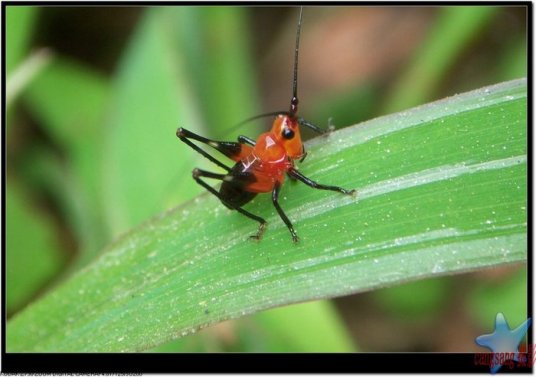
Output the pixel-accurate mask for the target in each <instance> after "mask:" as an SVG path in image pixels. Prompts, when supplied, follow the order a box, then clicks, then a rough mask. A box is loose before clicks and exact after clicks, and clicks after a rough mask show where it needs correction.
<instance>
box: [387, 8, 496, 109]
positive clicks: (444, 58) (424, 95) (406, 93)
mask: <svg viewBox="0 0 536 377" xmlns="http://www.w3.org/2000/svg"><path fill="white" fill-rule="evenodd" d="M499 9H500V8H498V7H491V6H487V7H482V6H461V7H460V6H457V7H456V6H449V7H444V8H441V10H440V14H439V18H438V20H437V22H436V23H435V24H434V27H433V29H432V30H431V32H430V33H429V35H428V37H427V38H426V40H425V41H424V43H423V45H422V46H421V48H420V50H419V52H417V53H416V54H415V59H414V61H413V62H411V64H410V65H409V69H408V70H407V71H406V72H405V73H404V74H403V75H402V76H401V77H400V79H399V80H398V81H397V82H396V83H395V85H394V86H393V88H392V89H391V93H390V94H389V95H388V96H387V99H386V101H385V108H384V111H385V112H387V113H390V112H393V111H400V110H403V109H406V108H408V107H411V106H416V105H418V104H420V103H423V102H425V101H428V100H430V99H434V97H433V95H434V92H435V90H437V87H438V86H439V84H440V83H441V81H442V80H443V79H445V78H446V73H447V71H448V69H449V68H451V67H452V65H453V64H454V62H455V61H456V59H457V58H458V57H459V55H460V54H461V53H462V52H463V51H464V49H465V48H466V47H467V45H468V44H469V43H470V42H471V41H472V40H474V39H475V37H476V35H478V33H479V32H480V31H481V30H482V29H483V28H484V27H485V26H486V25H487V24H488V23H489V21H490V20H491V19H492V17H493V16H494V15H495V14H496V13H497V11H498V10H499Z"/></svg>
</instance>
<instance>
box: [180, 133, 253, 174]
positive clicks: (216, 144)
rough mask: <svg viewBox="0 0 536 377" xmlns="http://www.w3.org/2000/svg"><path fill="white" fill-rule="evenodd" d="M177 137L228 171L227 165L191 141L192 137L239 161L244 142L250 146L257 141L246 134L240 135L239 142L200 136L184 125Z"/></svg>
mask: <svg viewBox="0 0 536 377" xmlns="http://www.w3.org/2000/svg"><path fill="white" fill-rule="evenodd" d="M177 137H178V138H179V139H181V141H183V142H184V143H185V144H187V145H188V146H189V147H191V148H192V149H194V150H195V151H196V152H198V153H200V154H201V155H203V156H204V157H205V158H207V159H209V160H210V161H212V162H213V163H215V164H216V165H218V166H220V167H222V168H224V169H225V170H226V171H230V170H231V169H230V168H229V167H228V166H226V165H225V164H223V163H222V162H220V161H219V160H217V159H216V158H214V157H212V156H211V155H209V154H208V153H207V152H205V151H204V150H203V149H201V148H199V147H198V146H197V145H195V144H194V143H192V142H191V141H190V139H192V140H196V141H199V142H201V143H203V144H206V145H208V146H209V147H212V148H214V149H216V150H217V151H218V152H220V153H222V154H223V155H225V156H226V157H228V158H230V159H232V160H235V161H237V160H238V159H239V158H240V156H241V154H242V152H243V149H242V147H243V145H244V144H247V145H249V146H254V145H255V141H254V140H252V139H250V138H248V137H246V136H239V137H238V142H234V141H216V140H211V139H207V138H206V137H203V136H200V135H198V134H196V133H193V132H192V131H188V130H187V129H185V128H182V127H180V128H179V129H178V130H177Z"/></svg>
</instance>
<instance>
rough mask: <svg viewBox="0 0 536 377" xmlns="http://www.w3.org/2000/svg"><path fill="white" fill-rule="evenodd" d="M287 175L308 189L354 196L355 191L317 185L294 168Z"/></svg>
mask: <svg viewBox="0 0 536 377" xmlns="http://www.w3.org/2000/svg"><path fill="white" fill-rule="evenodd" d="M288 175H289V176H291V177H293V178H296V179H297V180H299V181H302V182H303V183H305V184H306V185H307V186H310V187H312V188H315V189H319V190H330V191H337V192H340V193H341V194H346V195H355V194H356V190H347V189H344V188H342V187H338V186H328V185H322V184H320V183H317V182H315V181H313V180H311V179H309V178H307V177H306V176H305V175H303V174H301V173H300V172H299V171H297V170H296V169H294V168H291V169H289V170H288Z"/></svg>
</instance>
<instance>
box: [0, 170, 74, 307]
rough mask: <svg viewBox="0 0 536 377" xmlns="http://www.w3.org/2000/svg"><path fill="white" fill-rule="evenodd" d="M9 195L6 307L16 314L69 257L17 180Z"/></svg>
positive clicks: (49, 224) (53, 231)
mask: <svg viewBox="0 0 536 377" xmlns="http://www.w3.org/2000/svg"><path fill="white" fill-rule="evenodd" d="M6 194H7V195H6V204H7V206H6V224H7V226H6V230H7V232H6V233H7V237H6V264H7V266H6V281H7V286H6V305H7V310H8V312H10V313H12V312H14V311H15V310H17V309H19V308H20V307H21V306H22V305H23V304H25V303H27V302H28V300H29V299H30V298H32V297H34V296H35V295H36V294H38V293H39V292H40V291H42V289H43V287H44V286H45V285H46V284H47V283H50V281H51V280H52V278H53V277H54V276H56V275H57V273H58V272H59V271H60V269H61V268H62V267H63V265H64V264H65V261H66V258H65V257H66V255H65V254H64V255H62V254H61V253H60V252H59V250H60V247H59V246H60V245H59V240H58V239H57V238H56V237H57V234H55V229H54V228H53V227H52V226H51V223H50V220H49V219H48V218H47V216H46V215H45V214H44V213H42V212H41V211H39V209H38V208H36V207H35V205H32V203H33V201H32V198H31V196H30V195H29V194H28V193H27V192H26V191H24V190H22V189H21V187H20V186H19V185H18V184H17V183H15V181H13V179H11V180H10V181H9V183H8V185H7V192H6Z"/></svg>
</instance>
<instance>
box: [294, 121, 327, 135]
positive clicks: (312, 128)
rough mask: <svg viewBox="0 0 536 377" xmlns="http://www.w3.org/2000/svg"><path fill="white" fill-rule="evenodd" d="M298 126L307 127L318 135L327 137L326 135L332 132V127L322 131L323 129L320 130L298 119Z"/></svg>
mask: <svg viewBox="0 0 536 377" xmlns="http://www.w3.org/2000/svg"><path fill="white" fill-rule="evenodd" d="M298 124H299V125H300V126H305V127H308V128H310V129H311V130H313V131H314V132H316V133H319V134H321V135H327V134H329V133H331V132H332V131H333V126H330V127H328V129H327V130H324V129H323V128H320V127H318V126H317V125H315V124H312V123H310V122H308V121H306V120H305V119H303V118H298Z"/></svg>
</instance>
